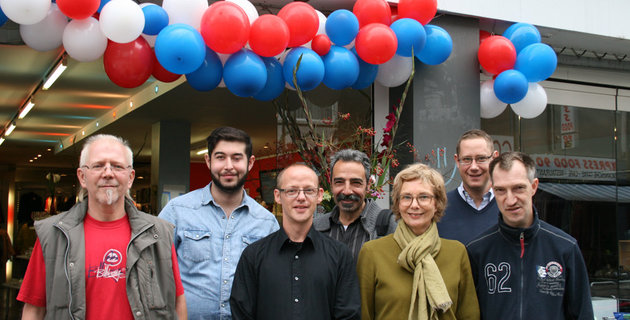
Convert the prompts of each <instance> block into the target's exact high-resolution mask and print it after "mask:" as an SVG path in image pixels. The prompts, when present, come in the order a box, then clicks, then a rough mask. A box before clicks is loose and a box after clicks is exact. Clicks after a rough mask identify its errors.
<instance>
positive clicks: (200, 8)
mask: <svg viewBox="0 0 630 320" xmlns="http://www.w3.org/2000/svg"><path fill="white" fill-rule="evenodd" d="M162 8H164V11H166V13H168V24H175V23H185V24H187V25H189V26H192V27H193V28H195V29H197V30H199V26H201V17H202V16H203V13H204V12H205V11H206V9H208V0H164V1H162Z"/></svg>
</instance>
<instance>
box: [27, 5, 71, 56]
mask: <svg viewBox="0 0 630 320" xmlns="http://www.w3.org/2000/svg"><path fill="white" fill-rule="evenodd" d="M67 24H68V18H67V17H66V16H65V15H63V13H61V10H59V8H58V7H57V4H56V3H53V4H52V5H51V6H50V9H49V10H48V15H47V16H46V18H44V20H42V21H40V22H38V23H35V24H21V25H20V35H21V36H22V40H24V43H26V45H27V46H29V47H31V48H33V49H35V50H37V51H48V50H52V49H55V48H58V47H59V46H60V45H61V43H62V39H63V30H64V29H65V28H66V25H67Z"/></svg>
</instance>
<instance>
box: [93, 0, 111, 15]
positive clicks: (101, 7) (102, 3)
mask: <svg viewBox="0 0 630 320" xmlns="http://www.w3.org/2000/svg"><path fill="white" fill-rule="evenodd" d="M109 1H110V0H101V4H100V5H99V6H98V10H96V11H98V12H101V10H103V7H104V6H105V5H106V4H107V3H108V2H109Z"/></svg>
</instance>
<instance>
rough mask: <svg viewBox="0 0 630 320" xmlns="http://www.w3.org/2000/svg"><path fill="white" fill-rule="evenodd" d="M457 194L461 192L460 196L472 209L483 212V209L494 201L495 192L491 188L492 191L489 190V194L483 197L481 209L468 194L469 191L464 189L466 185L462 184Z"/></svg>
mask: <svg viewBox="0 0 630 320" xmlns="http://www.w3.org/2000/svg"><path fill="white" fill-rule="evenodd" d="M457 192H459V195H460V196H461V197H462V199H464V201H466V203H468V204H469V205H470V206H471V207H473V208H475V209H477V210H481V209H483V208H485V207H486V206H487V205H488V204H489V203H490V201H492V199H494V191H493V190H492V188H490V190H488V192H486V193H485V194H484V195H483V198H482V200H481V204H480V205H479V208H477V205H476V204H475V200H473V198H472V197H471V196H470V194H469V193H468V191H466V189H464V183H463V182H460V183H459V186H458V187H457Z"/></svg>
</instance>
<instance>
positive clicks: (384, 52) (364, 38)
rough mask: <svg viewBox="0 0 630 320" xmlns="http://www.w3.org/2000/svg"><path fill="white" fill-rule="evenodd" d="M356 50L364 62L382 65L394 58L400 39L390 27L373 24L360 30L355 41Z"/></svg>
mask: <svg viewBox="0 0 630 320" xmlns="http://www.w3.org/2000/svg"><path fill="white" fill-rule="evenodd" d="M355 48H356V50H357V54H358V55H359V57H360V58H361V59H363V61H365V62H367V63H370V64H381V63H385V62H387V61H389V59H391V58H392V57H394V55H395V54H396V49H397V48H398V39H396V34H395V33H394V31H393V30H392V29H391V28H390V27H388V26H386V25H384V24H380V23H372V24H368V25H367V26H365V27H363V28H361V29H360V30H359V34H357V37H356V39H355Z"/></svg>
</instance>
